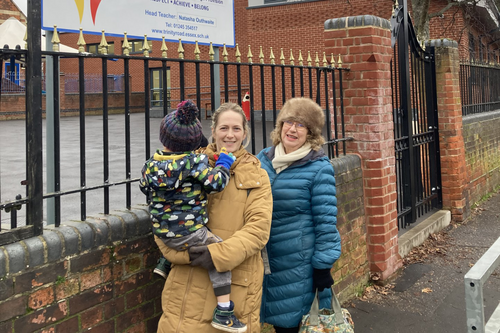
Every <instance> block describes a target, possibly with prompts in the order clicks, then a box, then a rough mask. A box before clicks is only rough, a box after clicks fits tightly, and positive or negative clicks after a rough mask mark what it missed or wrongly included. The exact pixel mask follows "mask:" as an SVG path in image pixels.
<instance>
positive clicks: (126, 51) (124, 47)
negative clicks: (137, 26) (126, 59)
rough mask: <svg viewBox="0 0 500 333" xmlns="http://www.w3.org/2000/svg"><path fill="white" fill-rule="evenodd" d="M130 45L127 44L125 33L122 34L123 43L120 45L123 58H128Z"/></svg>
mask: <svg viewBox="0 0 500 333" xmlns="http://www.w3.org/2000/svg"><path fill="white" fill-rule="evenodd" d="M130 49H131V47H130V43H129V42H128V38H127V32H126V31H125V32H123V43H122V50H123V51H122V53H123V55H124V56H129V55H130Z"/></svg>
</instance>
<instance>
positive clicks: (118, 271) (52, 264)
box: [0, 155, 369, 333]
mask: <svg viewBox="0 0 500 333" xmlns="http://www.w3.org/2000/svg"><path fill="white" fill-rule="evenodd" d="M332 164H333V166H334V169H335V174H336V180H337V196H338V208H339V215H338V228H339V231H340V233H341V236H342V256H341V258H340V259H339V260H338V261H337V263H336V264H335V266H334V268H333V270H332V272H333V277H334V279H335V281H336V287H335V288H336V289H337V291H338V292H339V293H340V295H341V299H342V300H347V299H350V298H352V297H353V296H354V294H355V293H356V292H357V291H359V290H360V289H362V287H363V286H364V285H365V284H366V283H367V281H368V271H369V265H368V260H367V255H366V253H367V245H366V236H365V234H366V227H365V223H364V221H365V218H364V207H363V190H362V188H363V179H362V172H361V162H360V158H359V157H358V156H356V155H348V156H345V157H341V158H338V159H334V160H332ZM149 226H150V223H149V214H148V213H147V209H146V208H145V207H144V206H142V207H134V208H133V209H132V210H130V211H127V210H123V211H115V212H112V213H111V214H110V215H99V216H97V217H96V218H93V219H90V218H89V219H88V220H87V221H85V222H66V223H62V224H61V226H60V227H58V228H55V227H53V226H48V227H45V228H44V232H43V235H42V236H39V237H33V238H29V239H26V240H23V241H20V242H17V243H13V244H9V245H6V246H0V332H2V333H19V332H21V333H24V332H71V333H76V332H86V331H88V330H92V332H99V333H100V332H103V333H104V332H106V333H109V332H141V333H144V332H156V326H157V322H158V319H159V316H160V315H161V312H162V310H161V298H160V295H161V292H162V288H163V284H164V281H163V280H162V279H160V278H157V277H155V276H153V274H152V269H153V268H154V266H155V264H156V260H157V258H158V256H159V253H158V248H157V246H156V244H155V243H154V241H153V239H152V236H151V233H150V229H149Z"/></svg>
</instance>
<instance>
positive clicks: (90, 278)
mask: <svg viewBox="0 0 500 333" xmlns="http://www.w3.org/2000/svg"><path fill="white" fill-rule="evenodd" d="M101 283H102V277H101V269H100V268H99V269H96V270H95V271H92V272H85V273H82V274H81V275H80V285H81V290H82V291H84V290H87V289H91V288H94V287H96V286H98V285H100V284H101Z"/></svg>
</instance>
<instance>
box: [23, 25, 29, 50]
mask: <svg viewBox="0 0 500 333" xmlns="http://www.w3.org/2000/svg"><path fill="white" fill-rule="evenodd" d="M23 40H24V49H25V50H27V49H28V29H26V31H25V32H24V38H23Z"/></svg>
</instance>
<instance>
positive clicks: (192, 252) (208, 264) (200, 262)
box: [188, 245, 215, 271]
mask: <svg viewBox="0 0 500 333" xmlns="http://www.w3.org/2000/svg"><path fill="white" fill-rule="evenodd" d="M188 253H189V259H191V264H190V265H191V266H200V267H203V268H205V269H206V270H207V271H209V270H211V269H215V265H214V262H213V261H212V256H211V255H210V251H208V247H207V246H206V245H202V246H192V247H190V248H189V249H188Z"/></svg>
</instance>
